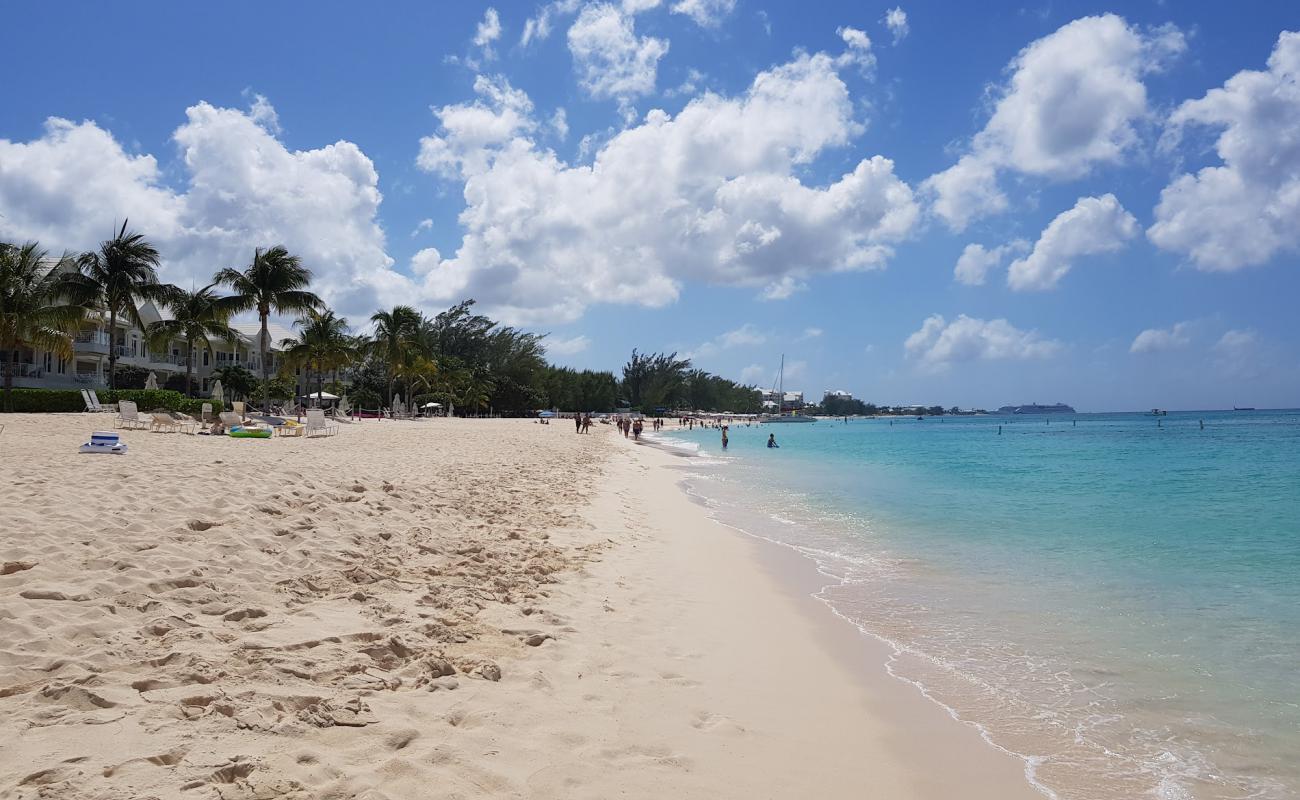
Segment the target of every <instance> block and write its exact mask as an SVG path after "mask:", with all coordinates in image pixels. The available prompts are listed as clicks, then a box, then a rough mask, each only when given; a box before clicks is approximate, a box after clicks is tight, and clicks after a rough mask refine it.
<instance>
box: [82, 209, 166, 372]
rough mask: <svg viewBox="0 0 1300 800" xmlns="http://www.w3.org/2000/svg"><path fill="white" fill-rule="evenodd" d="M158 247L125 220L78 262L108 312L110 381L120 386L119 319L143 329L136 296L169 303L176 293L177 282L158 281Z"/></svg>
mask: <svg viewBox="0 0 1300 800" xmlns="http://www.w3.org/2000/svg"><path fill="white" fill-rule="evenodd" d="M160 261H161V258H160V256H159V255H158V250H157V249H156V248H154V246H153V245H152V244H150V243H149V241H148V240H147V239H145V238H144V234H140V233H133V232H129V231H127V229H126V222H125V221H123V222H122V229H121V230H119V231H118V232H117V235H115V236H114V237H113V238H112V239H107V240H105V241H103V242H101V243H100V245H99V250H97V251H94V252H90V253H83V254H82V255H81V257H80V258H78V259H77V264H78V266H79V267H80V269H81V272H82V274H83V275H85V277H86V278H87V279H88V280H89V281H90V282H91V283H92V284H93V286H94V291H95V294H96V299H95V303H94V305H95V306H97V307H98V308H100V309H102V310H104V311H106V312H108V337H109V348H108V376H109V377H108V385H109V388H110V389H116V388H117V372H116V369H117V320H118V317H125V318H126V319H128V320H129V321H130V322H131V323H132V324H133V325H135V326H136V327H137V328H139V329H140V330H144V328H145V324H144V321H143V320H142V319H140V309H139V307H138V306H137V305H136V301H137V299H139V300H150V301H153V302H155V303H166V302H167V301H168V300H170V299H171V298H172V297H174V296H175V293H176V291H177V289H176V287H175V286H171V285H170V284H163V283H159V282H158V265H159V263H160Z"/></svg>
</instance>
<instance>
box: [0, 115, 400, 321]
mask: <svg viewBox="0 0 1300 800" xmlns="http://www.w3.org/2000/svg"><path fill="white" fill-rule="evenodd" d="M274 119H275V114H274V109H273V108H272V107H271V106H270V103H269V102H268V101H266V99H265V98H257V99H256V100H255V102H254V104H253V107H252V108H251V109H250V110H249V111H241V110H238V109H230V108H218V107H216V106H212V105H210V104H208V103H204V102H200V103H197V104H195V105H193V106H191V107H189V108H188V109H186V111H185V122H184V123H183V124H181V125H180V126H179V127H178V128H177V129H176V131H175V132H174V133H173V135H172V139H173V141H174V142H175V144H176V147H177V149H178V154H179V159H178V163H179V165H180V174H181V176H182V184H183V188H181V189H179V190H178V189H173V188H171V187H170V186H168V185H167V184H165V183H164V182H163V180H162V173H161V170H160V169H159V165H158V160H157V159H156V158H155V157H154V156H152V155H145V154H141V155H134V154H130V153H128V152H126V150H124V149H123V147H122V146H121V144H119V143H118V141H117V140H116V139H115V138H114V137H113V135H112V134H111V133H110V132H109V131H107V130H105V129H103V128H101V127H99V126H98V125H96V124H95V123H93V122H80V123H77V122H72V121H69V120H65V119H59V118H51V119H50V120H48V121H47V122H46V126H45V131H44V133H43V135H41V136H40V137H38V138H36V139H34V140H32V141H29V142H13V141H8V140H3V139H0V238H3V239H9V240H20V241H21V240H26V239H36V240H39V241H41V243H42V244H44V245H45V246H46V247H48V248H50V249H51V250H55V251H59V250H63V249H65V248H66V249H73V250H85V249H90V248H92V247H94V246H96V245H97V243H98V242H99V241H100V240H102V239H106V238H108V237H109V236H110V235H111V228H112V227H113V224H114V221H117V222H119V223H120V221H121V220H122V219H124V218H130V223H131V227H132V228H133V229H136V230H139V231H141V232H143V233H145V234H146V235H147V236H148V237H149V238H150V239H151V240H152V241H153V242H154V243H155V245H156V246H157V247H158V248H159V250H160V251H161V252H162V255H163V258H164V263H163V269H162V277H163V278H164V279H165V280H168V281H173V282H177V283H181V284H185V285H188V284H189V283H191V282H197V283H199V284H200V285H202V284H203V283H206V281H207V280H210V279H211V276H212V273H213V272H215V271H216V270H217V269H219V268H221V267H226V266H239V265H241V264H244V263H246V262H247V261H248V260H249V259H250V258H251V257H252V251H253V248H254V247H255V246H265V245H272V244H277V243H282V244H284V245H285V246H286V247H288V248H289V250H290V251H292V252H295V253H297V254H299V255H301V256H302V258H303V262H304V264H305V265H306V266H308V267H309V268H310V269H311V270H312V271H313V273H314V274H315V285H316V288H317V290H318V291H320V292H321V293H322V295H323V296H324V297H325V298H326V299H327V300H328V301H329V302H331V303H332V304H334V305H335V306H336V307H337V308H339V310H340V311H342V312H343V313H351V314H359V313H369V312H371V311H373V310H374V308H375V307H377V306H378V305H380V304H381V303H387V302H391V301H396V300H399V299H400V298H403V297H409V293H410V281H409V279H407V278H406V277H405V276H403V275H401V274H400V273H397V272H395V271H393V270H392V269H391V266H392V263H393V261H392V259H391V258H390V257H389V256H388V254H387V252H386V251H385V238H384V231H383V229H382V228H381V227H380V225H379V223H378V220H377V214H378V210H379V204H380V201H381V200H382V196H381V195H380V193H379V188H378V175H377V173H376V172H375V168H374V165H373V164H372V162H371V161H370V159H369V158H367V157H366V155H365V154H364V153H363V152H361V150H360V148H358V147H357V146H356V145H354V144H352V143H351V142H345V141H340V142H335V143H333V144H328V145H325V146H323V147H320V148H318V149H315V150H289V149H288V148H286V147H285V146H284V144H283V143H282V142H281V141H280V140H279V139H277V138H276V135H275V133H274V129H275V128H274V126H271V125H270V124H269V121H270V120H274Z"/></svg>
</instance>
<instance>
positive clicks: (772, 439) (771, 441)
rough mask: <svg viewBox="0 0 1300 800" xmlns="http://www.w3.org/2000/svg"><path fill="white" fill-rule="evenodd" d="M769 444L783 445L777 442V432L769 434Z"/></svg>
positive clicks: (771, 445)
mask: <svg viewBox="0 0 1300 800" xmlns="http://www.w3.org/2000/svg"><path fill="white" fill-rule="evenodd" d="M767 446H768V447H780V446H781V445H779V444H777V443H776V434H775V433H769V434H768V435H767Z"/></svg>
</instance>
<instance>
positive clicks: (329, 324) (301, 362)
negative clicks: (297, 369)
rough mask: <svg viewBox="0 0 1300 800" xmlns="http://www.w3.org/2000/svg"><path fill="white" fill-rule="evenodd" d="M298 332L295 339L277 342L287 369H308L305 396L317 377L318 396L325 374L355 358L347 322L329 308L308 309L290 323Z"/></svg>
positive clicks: (354, 347)
mask: <svg viewBox="0 0 1300 800" xmlns="http://www.w3.org/2000/svg"><path fill="white" fill-rule="evenodd" d="M293 325H294V327H295V328H297V329H298V330H299V334H298V338H297V339H285V340H284V341H282V342H280V347H281V348H282V349H283V351H284V361H285V365H286V366H302V367H305V368H306V369H307V393H308V394H311V378H312V373H313V372H315V374H316V377H317V385H316V391H317V393H319V392H322V391H324V381H325V373H326V372H328V371H329V370H331V369H335V370H336V369H338V368H339V367H342V366H345V365H346V364H347V363H348V362H350V361H351V360H352V359H354V358H356V357H357V353H358V351H357V349H356V344H355V339H354V338H353V337H352V336H350V335H349V334H348V321H347V320H346V319H344V318H343V317H340V316H337V315H335V313H334V312H333V311H331V310H329V309H325V310H324V311H316V310H311V311H308V312H307V313H306V314H305V315H304V316H302V317H299V318H298V319H297V320H295V321H294V323H293Z"/></svg>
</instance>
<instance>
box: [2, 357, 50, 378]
mask: <svg viewBox="0 0 1300 800" xmlns="http://www.w3.org/2000/svg"><path fill="white" fill-rule="evenodd" d="M6 368H10V369H12V371H13V376H14V377H15V378H39V377H41V376H42V375H44V374H45V370H44V369H43V368H42V367H41V366H40V365H38V364H33V363H32V362H30V361H19V362H17V363H15V364H13V365H12V366H11V365H10V364H9V363H8V361H7V359H0V373H3V372H4V370H5V369H6Z"/></svg>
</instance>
